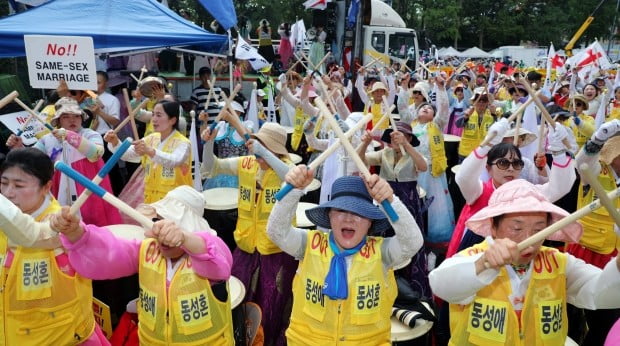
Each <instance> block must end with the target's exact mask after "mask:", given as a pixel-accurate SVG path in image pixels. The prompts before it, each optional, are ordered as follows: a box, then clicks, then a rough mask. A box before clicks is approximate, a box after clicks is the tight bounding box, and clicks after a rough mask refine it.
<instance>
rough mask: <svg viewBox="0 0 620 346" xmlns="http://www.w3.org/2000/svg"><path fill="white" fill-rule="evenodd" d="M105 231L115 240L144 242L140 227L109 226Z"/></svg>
mask: <svg viewBox="0 0 620 346" xmlns="http://www.w3.org/2000/svg"><path fill="white" fill-rule="evenodd" d="M106 228H107V229H109V230H110V232H112V234H114V236H115V237H117V238H122V239H127V240H134V239H135V240H144V228H142V226H136V225H130V224H122V225H109V226H106Z"/></svg>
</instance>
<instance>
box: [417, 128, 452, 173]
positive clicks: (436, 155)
mask: <svg viewBox="0 0 620 346" xmlns="http://www.w3.org/2000/svg"><path fill="white" fill-rule="evenodd" d="M416 123H417V121H414V122H413V126H415V125H416ZM426 131H427V136H428V149H429V151H430V154H431V175H432V176H433V177H438V176H440V175H441V174H442V173H443V172H445V171H446V169H447V168H448V158H447V157H446V148H445V147H444V145H443V134H442V132H441V130H440V129H439V127H437V124H435V123H434V122H432V121H431V122H429V123H428V125H427V126H426Z"/></svg>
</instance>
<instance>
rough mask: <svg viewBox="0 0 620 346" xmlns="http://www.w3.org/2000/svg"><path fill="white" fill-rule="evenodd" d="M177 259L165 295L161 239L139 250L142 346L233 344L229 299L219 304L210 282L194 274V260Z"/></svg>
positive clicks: (139, 317) (139, 310)
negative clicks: (159, 241) (176, 267)
mask: <svg viewBox="0 0 620 346" xmlns="http://www.w3.org/2000/svg"><path fill="white" fill-rule="evenodd" d="M179 261H182V263H181V264H180V265H179V269H178V270H177V271H176V273H175V274H174V277H173V278H172V280H171V281H170V287H168V292H166V269H167V261H166V258H165V257H164V256H162V254H161V252H160V250H159V245H158V244H157V241H155V240H154V239H147V240H144V241H143V242H142V245H141V246H140V269H139V280H140V295H139V298H138V304H137V307H138V320H139V321H140V324H139V328H138V335H139V336H140V344H141V345H226V346H228V345H233V344H234V338H233V331H232V312H231V308H230V295H229V297H228V300H227V301H225V302H221V301H219V300H218V299H217V298H215V296H214V295H213V291H212V290H211V284H210V283H209V280H207V279H205V278H202V277H200V276H198V275H196V273H194V270H192V262H191V259H190V258H189V257H188V256H187V255H186V256H185V257H183V258H181V259H179ZM227 289H228V288H227ZM228 291H229V292H230V290H228Z"/></svg>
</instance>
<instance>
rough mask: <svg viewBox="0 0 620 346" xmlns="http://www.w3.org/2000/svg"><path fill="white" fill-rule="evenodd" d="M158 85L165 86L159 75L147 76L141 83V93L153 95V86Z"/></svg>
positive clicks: (147, 95) (148, 95)
mask: <svg viewBox="0 0 620 346" xmlns="http://www.w3.org/2000/svg"><path fill="white" fill-rule="evenodd" d="M156 86H162V87H163V86H164V80H163V79H161V78H159V77H152V76H151V77H146V78H144V79H143V80H142V81H141V82H140V85H139V88H140V93H141V94H142V95H144V96H146V97H151V96H153V88H155V87H156Z"/></svg>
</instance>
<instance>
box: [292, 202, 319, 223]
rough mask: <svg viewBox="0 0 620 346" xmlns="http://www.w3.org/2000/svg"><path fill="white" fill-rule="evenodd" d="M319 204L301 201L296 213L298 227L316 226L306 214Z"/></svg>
mask: <svg viewBox="0 0 620 346" xmlns="http://www.w3.org/2000/svg"><path fill="white" fill-rule="evenodd" d="M317 206H318V204H315V203H308V202H299V204H297V213H296V215H295V218H296V220H297V227H300V228H309V227H314V226H315V225H314V224H313V223H312V222H311V221H310V220H309V219H308V217H307V216H306V210H308V209H312V208H314V207H317Z"/></svg>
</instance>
